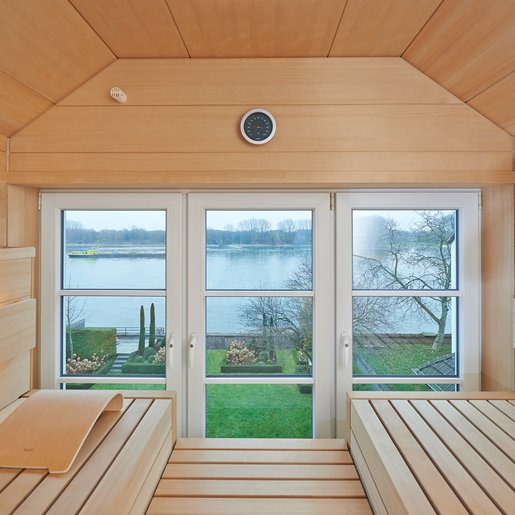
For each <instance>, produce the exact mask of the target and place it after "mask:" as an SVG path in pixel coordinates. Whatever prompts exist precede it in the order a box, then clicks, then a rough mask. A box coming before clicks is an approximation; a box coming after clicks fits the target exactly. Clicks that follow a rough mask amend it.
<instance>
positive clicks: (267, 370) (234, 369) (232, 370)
mask: <svg viewBox="0 0 515 515" xmlns="http://www.w3.org/2000/svg"><path fill="white" fill-rule="evenodd" d="M282 371H283V367H282V366H281V365H222V366H221V367H220V372H221V373H222V374H280V373H281V372H282Z"/></svg>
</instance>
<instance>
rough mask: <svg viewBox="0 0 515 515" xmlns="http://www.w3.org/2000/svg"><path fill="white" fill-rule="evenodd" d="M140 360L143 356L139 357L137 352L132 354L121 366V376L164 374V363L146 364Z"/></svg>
mask: <svg viewBox="0 0 515 515" xmlns="http://www.w3.org/2000/svg"><path fill="white" fill-rule="evenodd" d="M138 358H140V359H138ZM142 359H143V356H139V355H138V352H137V351H136V352H133V353H132V354H131V355H130V356H129V357H128V358H127V361H126V362H125V363H124V364H123V365H122V374H145V375H158V374H164V373H165V363H148V362H147V361H141V360H142Z"/></svg>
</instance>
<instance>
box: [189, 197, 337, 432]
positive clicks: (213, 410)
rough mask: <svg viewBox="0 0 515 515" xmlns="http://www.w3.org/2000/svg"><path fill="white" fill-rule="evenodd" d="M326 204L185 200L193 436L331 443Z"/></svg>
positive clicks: (253, 199) (306, 200)
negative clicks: (326, 439) (324, 440)
mask: <svg viewBox="0 0 515 515" xmlns="http://www.w3.org/2000/svg"><path fill="white" fill-rule="evenodd" d="M330 232H331V231H330V216H329V195H328V194H316V193H315V194H280V193H273V194H268V193H262V194H261V193H257V194H255V193H234V194H232V193H228V194H217V193H215V194H211V193H209V194H208V193H206V194H203V193H202V194H191V195H189V198H188V323H187V326H188V334H187V342H186V348H187V359H186V361H187V369H188V435H189V436H207V437H249V438H252V437H260V438H266V437H270V438H311V437H312V436H314V435H316V436H318V437H329V436H331V402H332V401H333V400H334V396H333V395H332V394H331V384H332V383H331V381H332V374H331V370H332V369H333V360H332V353H333V352H334V344H333V341H334V338H333V329H332V328H333V320H332V313H331V306H330V294H331V289H330V278H331V275H330V274H331V263H330V262H328V260H329V261H331V256H332V252H331V245H332V243H331V240H330Z"/></svg>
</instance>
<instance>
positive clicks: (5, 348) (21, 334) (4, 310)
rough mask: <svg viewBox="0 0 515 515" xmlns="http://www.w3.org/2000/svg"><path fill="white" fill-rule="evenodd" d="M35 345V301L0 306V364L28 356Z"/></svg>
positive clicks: (29, 300)
mask: <svg viewBox="0 0 515 515" xmlns="http://www.w3.org/2000/svg"><path fill="white" fill-rule="evenodd" d="M35 345H36V301H35V300H34V299H28V300H23V301H21V302H15V303H14V304H7V305H6V306H0V363H4V362H6V361H9V360H11V359H14V358H15V357H16V356H20V355H21V354H25V353H26V354H27V355H28V354H29V350H30V349H32V348H33V347H34V346H35Z"/></svg>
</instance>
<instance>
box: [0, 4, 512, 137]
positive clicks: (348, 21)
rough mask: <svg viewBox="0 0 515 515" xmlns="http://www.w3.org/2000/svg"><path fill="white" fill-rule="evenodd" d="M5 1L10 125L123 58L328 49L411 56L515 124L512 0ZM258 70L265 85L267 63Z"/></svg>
mask: <svg viewBox="0 0 515 515" xmlns="http://www.w3.org/2000/svg"><path fill="white" fill-rule="evenodd" d="M0 7H1V8H2V19H1V21H0V28H1V30H0V48H1V51H0V134H2V135H4V136H12V135H13V134H15V133H16V132H18V131H19V130H20V129H21V128H23V127H24V126H26V125H27V124H29V123H30V122H31V121H32V120H34V119H36V118H37V117H38V116H39V115H40V114H41V113H43V112H44V111H45V110H47V109H48V108H49V107H51V106H52V105H53V104H55V103H57V102H59V101H61V100H62V99H63V98H64V97H66V96H67V95H68V94H69V93H71V92H72V91H74V90H75V89H77V88H78V87H79V86H81V85H82V84H84V83H85V82H86V81H87V80H88V79H90V78H91V77H93V76H95V75H96V74H97V73H98V72H99V71H101V70H102V69H104V68H105V67H107V66H108V65H109V64H111V63H112V62H113V61H115V60H116V59H117V58H130V57H135V58H164V57H168V58H169V57H178V58H187V57H191V58H202V57H210V58H212V57H327V56H331V57H341V56H345V57H387V56H392V57H399V56H402V57H404V59H406V60H407V61H408V62H409V63H411V64H412V65H413V66H415V67H416V68H418V69H419V70H421V71H422V72H423V73H425V74H427V75H428V76H429V77H431V78H432V79H434V80H435V81H436V82H438V83H440V84H441V85H443V86H444V87H445V88H446V89H448V90H449V91H450V92H451V93H453V94H454V95H456V96H457V97H458V98H459V99H461V100H462V101H464V102H467V103H468V104H469V105H470V106H472V107H473V108H474V109H476V110H477V111H479V112H480V113H481V114H483V115H484V116H486V117H487V118H489V119H490V120H492V121H493V122H494V123H496V124H497V125H499V126H500V127H502V128H503V129H504V130H506V131H507V132H509V133H510V134H511V135H515V87H514V85H515V1H514V0H267V1H266V2H263V1H261V0H248V1H246V2H243V1H241V0H210V1H209V2H206V1H205V0H23V1H20V0H0ZM243 72H244V70H243ZM260 80H261V81H263V84H264V85H265V86H266V73H264V74H263V77H261V78H260Z"/></svg>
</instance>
